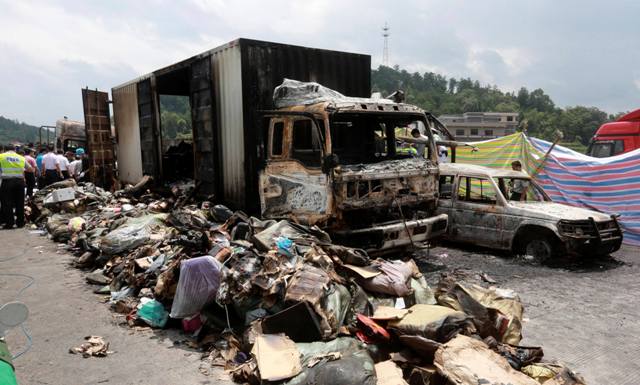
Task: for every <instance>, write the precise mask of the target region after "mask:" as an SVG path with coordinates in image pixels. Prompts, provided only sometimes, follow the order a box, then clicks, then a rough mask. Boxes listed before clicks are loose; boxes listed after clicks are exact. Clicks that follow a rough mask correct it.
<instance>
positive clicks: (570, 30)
mask: <svg viewBox="0 0 640 385" xmlns="http://www.w3.org/2000/svg"><path fill="white" fill-rule="evenodd" d="M0 10H1V12H0V115H3V116H5V117H9V118H12V119H18V120H20V121H25V122H27V123H29V124H33V125H49V124H53V123H55V120H56V119H59V118H61V117H62V116H65V115H66V116H68V117H69V118H70V119H76V120H83V115H82V98H81V92H80V89H81V88H84V87H89V88H91V89H94V88H97V89H100V90H110V89H111V87H113V86H116V85H118V84H121V83H124V82H126V81H128V80H131V79H133V78H135V77H137V76H139V75H142V74H145V73H148V72H151V71H153V70H155V69H158V68H161V67H163V66H166V65H169V64H172V63H174V62H177V61H179V60H182V59H185V58H187V57H190V56H193V55H195V54H197V53H200V52H203V51H206V50H208V49H211V48H214V47H216V46H218V45H220V44H223V43H226V42H228V41H231V40H234V39H236V38H239V37H246V38H252V39H259V40H268V41H275V42H280V43H289V44H297V45H304V46H309V47H317V48H327V49H334V50H344V51H351V52H357V53H364V54H369V55H371V56H372V66H373V67H374V68H376V67H377V66H378V65H380V64H381V61H382V48H383V38H382V30H381V28H382V26H383V25H384V24H385V22H387V23H388V24H389V26H390V28H391V29H390V37H389V59H390V60H389V61H390V63H389V64H390V65H398V66H400V68H403V69H407V70H408V71H410V72H420V73H423V72H426V71H434V72H437V73H440V74H443V75H446V76H450V77H451V76H453V77H471V78H472V79H474V80H479V81H480V82H481V83H483V84H492V85H497V86H498V87H499V88H500V89H503V90H505V91H512V90H518V89H519V88H520V87H522V86H524V87H527V88H529V89H530V90H532V89H536V88H542V89H543V90H544V91H545V92H546V93H547V94H549V95H550V96H551V97H552V99H553V100H554V101H555V102H556V104H557V105H559V106H561V107H566V106H573V105H586V106H595V107H598V108H600V109H603V110H605V111H607V112H610V113H615V112H619V111H629V110H633V109H636V108H638V107H640V66H639V65H638V63H640V41H639V38H640V22H638V15H639V14H640V2H638V1H622V0H608V1H591V0H582V1H573V0H566V1H564V0H563V1H560V0H531V1H524V0H484V1H477V0H467V1H462V0H416V1H400V0H398V1H379V0H367V1H364V0H352V1H344V0H342V1H339V0H305V1H284V0H274V1H258V0H247V1H242V0H235V1H228V0H180V1H175V0H173V1H170V0H146V1H145V0H139V1H135V2H134V1H124V0H111V1H92V0H69V1H55V0H48V1H29V0H20V1H15V0H0Z"/></svg>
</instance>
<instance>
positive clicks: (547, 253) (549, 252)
mask: <svg viewBox="0 0 640 385" xmlns="http://www.w3.org/2000/svg"><path fill="white" fill-rule="evenodd" d="M523 252H524V254H525V255H530V256H532V257H533V258H535V259H536V260H537V261H539V262H547V261H548V260H550V259H551V258H553V256H554V255H555V254H556V247H555V244H554V242H553V241H551V240H548V239H546V238H543V237H541V236H534V237H531V238H529V239H527V240H526V241H525V242H524V247H523Z"/></svg>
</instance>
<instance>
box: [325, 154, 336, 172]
mask: <svg viewBox="0 0 640 385" xmlns="http://www.w3.org/2000/svg"><path fill="white" fill-rule="evenodd" d="M338 164H339V159H338V155H336V154H329V155H327V156H325V157H324V159H323V160H322V172H323V173H325V174H328V173H329V172H330V171H331V170H333V169H334V168H335V167H336V166H337V165H338Z"/></svg>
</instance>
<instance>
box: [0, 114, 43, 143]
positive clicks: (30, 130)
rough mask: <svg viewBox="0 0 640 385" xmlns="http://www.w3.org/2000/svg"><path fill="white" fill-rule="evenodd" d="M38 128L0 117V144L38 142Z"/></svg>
mask: <svg viewBox="0 0 640 385" xmlns="http://www.w3.org/2000/svg"><path fill="white" fill-rule="evenodd" d="M38 132H39V128H38V127H36V126H32V125H29V124H26V123H23V122H19V121H17V120H12V119H8V118H5V117H4V116H1V115H0V144H11V143H14V142H20V143H31V142H37V141H38Z"/></svg>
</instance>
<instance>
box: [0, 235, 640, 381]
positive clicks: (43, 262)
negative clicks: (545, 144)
mask: <svg viewBox="0 0 640 385" xmlns="http://www.w3.org/2000/svg"><path fill="white" fill-rule="evenodd" d="M0 245H1V249H0V303H5V302H8V301H10V300H13V299H14V297H15V295H16V293H18V292H19V291H20V290H21V288H22V287H24V285H25V284H27V283H28V282H29V279H28V278H27V277H23V276H14V275H12V274H24V275H28V276H30V277H33V279H34V280H35V282H34V283H33V285H31V286H30V287H29V288H27V289H26V290H24V292H23V293H22V294H21V296H20V300H22V301H23V302H25V303H26V304H27V305H28V307H29V309H30V312H31V314H30V317H29V320H28V321H27V326H28V329H29V330H30V331H31V334H32V336H33V346H32V347H31V349H30V350H29V351H28V352H27V353H25V354H24V355H23V356H22V357H19V358H18V359H16V361H15V365H16V370H17V377H18V380H19V382H20V384H23V385H25V384H154V385H155V384H224V383H230V382H229V381H228V380H226V378H227V377H226V375H224V373H222V372H221V371H220V370H211V369H210V368H207V369H208V370H209V374H208V375H204V374H202V373H201V369H202V368H206V365H204V364H202V363H201V361H200V355H201V354H200V353H199V352H197V351H195V350H192V349H189V348H188V347H187V346H186V345H185V343H184V342H185V341H186V340H187V339H188V338H187V337H186V336H184V335H182V334H181V333H179V332H171V331H151V330H135V329H130V328H128V327H122V326H119V325H118V323H119V322H121V318H118V317H117V316H116V315H115V314H114V313H112V312H111V311H110V310H109V309H108V306H107V305H105V304H102V303H100V300H101V299H102V298H103V297H102V296H99V295H97V294H93V292H92V289H93V287H92V286H90V285H88V284H86V283H85V279H84V277H83V272H81V271H80V270H77V269H75V268H73V267H71V266H69V262H70V261H71V256H70V255H69V254H66V253H65V252H62V251H59V248H58V247H57V245H56V244H54V243H53V242H51V241H49V240H47V239H46V238H45V237H41V236H38V235H33V234H29V232H28V230H11V231H0ZM638 257H640V249H638V248H630V247H624V248H623V249H622V250H621V251H619V252H617V253H615V254H614V255H613V257H612V258H606V259H601V260H596V261H588V262H571V263H564V262H563V263H562V264H558V265H559V266H555V267H549V266H537V265H535V264H533V263H532V262H531V261H527V260H523V259H513V258H509V257H508V256H505V255H500V254H497V253H495V252H490V251H484V250H482V251H478V250H477V249H471V248H460V246H457V245H445V246H441V247H437V248H434V249H431V250H430V251H429V253H428V256H427V252H425V251H423V252H421V253H419V258H417V261H418V264H419V266H420V267H421V269H422V270H423V271H425V272H426V276H427V278H428V280H429V281H430V282H431V283H434V282H436V281H437V280H438V277H439V276H440V274H441V273H442V272H456V273H457V275H459V276H461V277H466V278H468V279H469V280H471V281H473V280H477V279H479V274H480V273H486V274H487V275H488V277H490V278H491V279H493V280H495V281H496V282H497V283H496V285H498V286H501V287H505V288H511V289H514V290H516V291H517V292H518V293H519V295H520V297H521V298H522V300H523V302H524V306H525V318H526V320H525V323H524V332H523V334H524V337H525V338H524V340H523V344H527V345H540V346H543V347H544V351H545V355H546V357H547V358H550V359H559V360H561V361H563V362H565V363H567V364H568V365H569V366H570V367H571V368H573V369H574V370H576V371H578V372H579V373H580V374H582V375H583V376H584V377H585V378H586V380H587V383H589V384H592V385H599V384H618V385H637V384H640V360H638V359H637V357H639V356H640V345H638V344H637V341H638V336H639V335H640V322H638V319H639V318H640V299H639V297H638V293H640V281H639V280H638V279H637V276H638V273H639V272H640V271H639V270H640V269H639V268H638V266H637V264H636V262H635V259H637V258H638ZM435 268H440V269H441V270H437V271H433V270H434V269H435ZM1 274H5V275H1ZM6 274H9V276H7V275H6ZM486 284H487V283H486V282H485V285H486ZM88 335H100V336H102V337H104V338H105V340H107V341H109V342H110V344H111V345H110V350H112V351H114V353H113V354H111V355H109V356H108V357H106V358H88V359H84V358H82V357H81V356H78V355H72V354H69V353H68V350H69V348H70V347H72V346H77V345H79V344H80V343H82V342H83V337H85V336H88ZM7 340H8V343H9V347H10V349H11V350H12V352H13V353H14V354H15V353H18V352H20V351H21V350H22V349H23V348H24V347H25V345H26V344H27V341H26V338H25V337H24V336H23V335H22V333H21V332H20V330H19V329H14V330H12V331H11V332H10V333H9V335H8V338H7Z"/></svg>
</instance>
